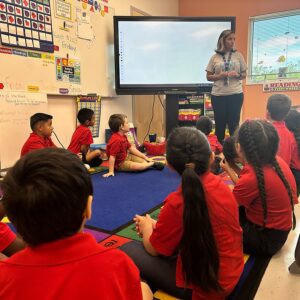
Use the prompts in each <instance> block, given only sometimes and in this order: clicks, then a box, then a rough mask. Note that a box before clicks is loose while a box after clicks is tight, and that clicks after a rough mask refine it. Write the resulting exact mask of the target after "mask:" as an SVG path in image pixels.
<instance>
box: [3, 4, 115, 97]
mask: <svg viewBox="0 0 300 300" xmlns="http://www.w3.org/2000/svg"><path fill="white" fill-rule="evenodd" d="M113 16H114V8H113V7H110V3H109V0H103V1H99V0H77V1H72V0H66V1H63V0H14V1H13V0H0V65H1V72H0V90H2V91H4V92H6V91H22V92H39V93H45V94H68V95H79V94H90V93H93V94H97V95H101V96H115V91H114V52H113V48H114V47H113Z"/></svg>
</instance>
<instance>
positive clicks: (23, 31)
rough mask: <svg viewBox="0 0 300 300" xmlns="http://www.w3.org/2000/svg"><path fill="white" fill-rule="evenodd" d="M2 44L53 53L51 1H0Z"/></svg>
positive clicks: (0, 35)
mask: <svg viewBox="0 0 300 300" xmlns="http://www.w3.org/2000/svg"><path fill="white" fill-rule="evenodd" d="M0 32H1V34H0V37H1V44H2V45H7V46H12V47H18V48H27V49H34V50H39V51H44V52H54V43H53V30H52V18H51V7H50V0H30V1H29V0H14V1H12V0H0Z"/></svg>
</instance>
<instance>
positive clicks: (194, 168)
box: [120, 127, 244, 299]
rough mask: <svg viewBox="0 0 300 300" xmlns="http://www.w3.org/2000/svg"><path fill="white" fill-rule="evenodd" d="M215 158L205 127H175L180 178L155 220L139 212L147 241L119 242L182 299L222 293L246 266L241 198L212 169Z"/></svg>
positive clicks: (152, 280)
mask: <svg viewBox="0 0 300 300" xmlns="http://www.w3.org/2000/svg"><path fill="white" fill-rule="evenodd" d="M213 160H214V154H213V153H212V152H211V149H210V147H209V144H208V142H207V139H206V137H205V135H204V134H203V133H201V132H200V131H199V130H197V129H196V128H191V127H179V128H176V129H174V130H173V131H172V132H171V134H170V135H169V138H168V142H167V162H168V165H169V166H170V168H172V169H174V170H176V172H177V173H179V174H180V175H181V177H182V183H181V185H180V186H179V187H178V190H177V191H176V192H173V193H171V194H170V195H169V196H167V198H166V199H165V201H164V206H163V207H162V209H161V211H160V213H159V216H158V220H157V222H156V221H154V220H153V219H152V218H151V217H150V216H149V215H146V216H145V217H144V216H138V215H137V216H136V217H135V219H134V220H135V222H136V229H137V232H138V233H139V235H140V236H142V237H143V244H142V243H140V242H131V243H128V244H125V245H123V246H122V247H121V248H120V249H121V250H122V251H124V252H125V253H127V254H128V255H129V256H130V257H131V258H132V259H133V261H134V262H135V263H136V265H137V266H138V268H139V269H140V272H141V277H142V278H143V279H145V280H146V282H147V283H149V285H150V287H152V288H153V289H155V288H156V289H160V290H163V291H164V292H167V293H168V294H171V295H173V296H175V297H178V298H180V299H192V297H193V299H224V298H225V297H226V296H227V295H228V294H230V292H231V291H232V290H233V288H234V286H235V285H236V283H237V282H238V280H239V278H240V275H241V273H242V271H243V268H244V260H243V250H242V230H241V227H240V225H239V219H238V207H237V203H236V201H235V199H234V197H233V195H232V193H231V191H230V190H229V188H228V187H227V186H226V185H225V184H224V183H223V182H222V181H221V179H220V178H219V177H218V176H215V175H213V174H212V173H210V172H209V167H210V163H211V162H213Z"/></svg>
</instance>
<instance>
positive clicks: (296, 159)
mask: <svg viewBox="0 0 300 300" xmlns="http://www.w3.org/2000/svg"><path fill="white" fill-rule="evenodd" d="M292 135H293V138H294V143H295V147H294V149H293V152H292V160H291V164H290V167H291V168H293V169H296V170H299V171H300V151H299V150H300V149H299V148H298V145H297V142H296V139H295V136H294V134H293V133H292Z"/></svg>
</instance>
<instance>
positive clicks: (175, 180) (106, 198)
mask: <svg viewBox="0 0 300 300" xmlns="http://www.w3.org/2000/svg"><path fill="white" fill-rule="evenodd" d="M102 175H103V173H101V174H95V175H93V176H92V181H93V186H94V200H93V206H92V207H93V214H92V219H91V220H89V221H88V222H87V225H89V226H93V227H96V228H99V229H104V230H107V231H114V230H116V229H118V228H119V227H120V226H122V225H124V224H126V223H128V221H130V220H132V218H133V217H134V215H135V214H143V213H145V212H147V211H148V210H150V209H151V208H153V207H155V206H157V205H159V204H160V203H162V202H163V200H164V198H165V197H166V196H167V195H168V194H169V193H170V192H172V191H175V190H176V189H177V186H178V185H179V183H180V177H179V175H178V174H177V173H176V172H174V171H171V170H170V169H168V168H167V167H166V168H164V170H162V171H157V170H147V171H144V172H140V173H125V172H116V173H115V176H114V177H109V178H103V177H102Z"/></svg>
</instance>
